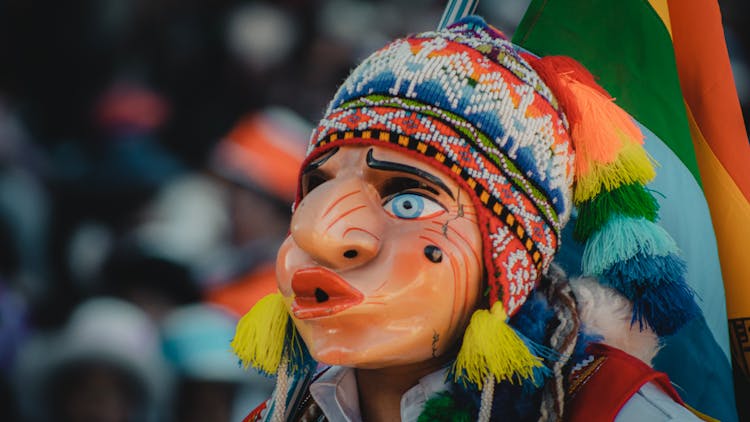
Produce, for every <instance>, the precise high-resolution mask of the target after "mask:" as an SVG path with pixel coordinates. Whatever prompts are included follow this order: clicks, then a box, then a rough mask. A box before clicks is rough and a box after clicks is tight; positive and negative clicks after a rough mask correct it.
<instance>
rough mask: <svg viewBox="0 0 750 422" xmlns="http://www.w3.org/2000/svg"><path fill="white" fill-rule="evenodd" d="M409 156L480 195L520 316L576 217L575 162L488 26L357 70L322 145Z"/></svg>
mask: <svg viewBox="0 0 750 422" xmlns="http://www.w3.org/2000/svg"><path fill="white" fill-rule="evenodd" d="M347 144H382V145H385V146H389V147H393V148H401V149H403V150H406V151H408V152H409V153H410V154H412V155H414V156H417V157H419V158H421V159H423V160H425V161H426V162H428V163H430V164H432V165H434V166H436V167H437V168H442V169H443V170H444V173H446V174H448V175H450V176H451V177H453V178H454V179H455V180H456V181H457V182H459V183H460V184H461V185H462V187H463V188H464V189H465V190H466V191H468V192H469V193H470V194H471V195H472V200H473V202H474V203H475V205H476V208H477V211H478V214H479V222H480V224H479V226H480V227H479V228H480V230H481V231H482V234H483V242H484V244H483V255H484V263H485V268H486V269H487V274H488V280H487V281H488V285H489V289H490V305H491V304H493V303H494V302H495V301H496V300H500V301H502V303H503V305H504V307H505V309H506V312H507V313H508V315H512V314H513V313H514V312H515V311H516V310H517V309H518V308H519V307H520V306H521V305H522V304H523V302H524V301H525V300H526V296H527V295H528V294H529V293H530V291H531V290H532V289H533V288H534V287H535V286H536V284H537V282H538V281H539V278H540V277H541V274H542V273H543V272H545V271H546V269H547V268H548V267H549V264H550V263H551V261H552V259H553V257H554V254H555V252H556V250H557V247H558V238H559V234H560V231H561V229H562V227H563V226H564V224H565V223H566V222H567V220H568V218H569V215H570V211H571V208H572V194H571V185H572V183H573V152H572V145H571V142H570V139H569V137H568V133H567V123H566V121H565V118H564V116H562V115H561V114H560V113H559V111H558V109H557V103H556V101H555V100H554V97H553V96H552V94H551V92H550V90H549V89H548V88H547V86H546V85H545V84H544V82H543V81H542V80H541V79H540V78H539V77H538V75H537V74H536V72H535V71H534V70H533V69H532V68H531V67H530V66H529V65H528V64H527V63H526V62H525V61H524V59H523V58H521V57H520V56H519V54H518V53H517V51H516V49H515V47H514V46H513V45H512V44H511V43H510V42H509V41H508V40H507V39H506V38H505V37H504V36H503V35H502V34H501V33H500V32H499V31H497V30H495V29H493V28H490V27H488V26H487V25H486V24H485V23H484V22H483V21H482V20H480V19H466V20H463V21H462V22H461V23H459V24H457V25H454V26H452V27H450V28H449V29H448V30H446V31H441V32H439V33H438V32H428V33H423V34H419V35H416V36H413V37H410V38H406V39H402V40H397V41H395V42H393V43H391V44H389V45H387V46H386V47H385V48H383V49H381V50H379V51H377V52H376V53H374V54H373V55H371V56H370V57H369V58H368V59H366V60H365V61H364V62H363V63H362V64H361V65H360V66H359V67H357V68H356V69H355V70H354V71H353V72H352V73H351V75H350V76H349V77H348V78H347V80H346V81H345V82H344V83H343V85H342V86H341V87H340V88H339V90H338V92H337V94H336V95H335V97H334V99H333V101H332V102H331V104H330V105H329V107H328V110H327V111H326V114H325V117H324V118H323V119H322V120H321V122H320V124H319V126H318V128H317V130H316V131H315V133H314V134H313V136H312V139H311V143H310V146H309V150H308V158H307V161H311V160H313V159H314V158H315V157H317V156H319V155H320V154H322V153H323V152H324V151H326V150H328V149H330V148H333V147H334V146H338V145H347Z"/></svg>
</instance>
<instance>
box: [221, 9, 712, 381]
mask: <svg viewBox="0 0 750 422" xmlns="http://www.w3.org/2000/svg"><path fill="white" fill-rule="evenodd" d="M642 142H643V135H642V134H641V132H640V130H639V129H638V127H637V125H636V124H635V123H634V122H633V120H632V118H631V117H630V116H629V115H628V114H627V113H625V112H624V111H623V110H622V109H620V108H619V107H617V106H616V105H615V104H614V102H613V101H612V99H611V98H610V97H609V95H608V94H607V93H606V92H605V91H604V90H603V89H602V88H601V87H599V86H598V85H597V84H596V83H595V82H594V78H593V76H591V74H590V73H588V72H587V71H586V70H585V69H584V68H583V67H582V66H581V65H579V64H578V63H577V62H575V61H574V60H572V59H570V58H567V57H547V58H541V59H540V58H537V57H534V56H533V55H531V54H529V53H526V52H522V51H520V50H519V49H518V47H516V46H514V45H513V44H512V43H511V42H510V41H508V39H507V38H505V36H504V35H503V34H502V33H501V32H500V31H498V30H496V29H494V28H492V27H490V26H488V25H487V24H486V23H485V22H484V21H483V20H482V19H480V18H477V17H469V18H465V19H462V20H461V21H459V22H458V23H456V24H454V25H452V26H450V27H449V28H448V29H446V30H442V31H438V32H427V33H422V34H418V35H414V36H410V37H407V38H405V39H400V40H397V41H394V42H392V43H390V44H388V45H387V46H386V47H384V48H383V49H381V50H379V51H377V52H375V53H374V54H373V55H371V56H370V57H369V58H367V59H366V60H365V61H364V62H363V63H362V64H361V65H360V66H359V67H357V68H356V69H355V70H354V71H353V72H352V74H351V75H350V76H349V77H348V78H347V79H346V81H344V83H343V85H342V86H341V87H340V89H339V90H338V92H337V93H336V95H335V96H334V98H333V101H332V102H331V103H330V105H329V106H328V109H327V111H326V112H325V116H324V117H323V119H322V120H321V122H320V124H319V126H318V128H317V129H316V130H315V132H314V133H313V136H312V138H311V144H310V146H309V149H308V156H307V158H306V160H305V162H304V163H303V166H302V167H303V168H304V167H305V165H306V164H307V163H309V162H311V161H312V160H315V159H316V158H317V157H320V156H321V154H324V153H325V152H326V151H328V150H330V149H332V148H335V147H340V146H344V145H378V146H383V147H388V148H394V149H397V150H399V151H402V152H404V153H406V154H410V156H413V157H416V158H418V159H421V160H423V161H424V162H426V163H429V164H431V165H433V166H434V167H436V168H438V169H441V170H442V171H443V172H444V173H445V174H446V175H449V176H450V177H452V178H453V179H454V180H455V181H456V182H457V183H458V184H459V185H460V186H462V188H463V189H464V190H465V191H466V192H468V193H469V194H470V195H471V199H472V201H473V203H474V205H475V207H476V209H477V212H478V216H479V229H480V231H481V232H482V234H483V258H484V266H485V268H486V270H487V271H486V272H487V283H488V287H489V298H488V299H489V305H490V307H491V310H490V311H487V310H479V311H477V312H475V314H474V316H473V317H472V321H471V323H470V325H469V328H468V329H467V332H466V334H465V336H464V340H463V343H462V347H461V351H460V352H459V356H458V358H457V362H456V365H455V367H454V372H455V374H456V380H457V381H468V383H470V384H474V385H476V386H478V387H479V388H480V389H481V387H482V383H483V379H484V378H485V377H486V376H488V375H491V376H493V377H494V379H495V380H498V381H499V380H503V379H505V380H510V381H515V380H519V379H524V378H529V377H531V376H532V375H533V372H534V371H533V370H534V368H536V367H538V366H541V364H538V360H534V359H533V358H532V359H530V360H524V359H525V358H524V357H521V358H519V357H518V356H521V355H523V353H520V351H519V348H518V344H519V338H518V337H516V336H514V335H510V334H509V333H508V329H507V327H506V324H505V323H506V321H507V319H508V317H509V316H511V315H513V314H514V313H515V312H516V311H517V310H518V309H519V308H520V307H521V305H522V304H523V303H524V301H525V300H526V298H527V297H528V296H529V294H530V292H531V291H532V290H533V289H534V288H535V287H536V286H537V284H538V282H539V280H540V278H541V276H542V274H544V273H545V272H546V271H547V269H548V268H549V266H550V263H551V262H552V260H553V258H554V256H555V254H556V252H557V250H558V248H559V247H560V232H561V230H562V228H563V226H564V225H565V224H566V223H567V222H568V220H569V218H570V215H571V212H572V209H573V204H575V205H576V207H577V208H578V213H579V215H578V218H577V222H576V235H577V237H578V238H579V239H580V240H582V241H585V242H586V248H585V252H584V257H583V271H584V275H591V276H596V277H598V278H599V280H600V282H602V283H604V284H607V285H610V286H612V287H614V288H616V289H617V290H619V291H620V292H621V293H623V294H624V295H625V296H626V297H628V298H629V299H630V300H631V301H632V302H633V305H634V306H633V309H634V314H633V321H634V322H636V321H637V322H639V323H640V324H641V326H644V325H648V326H650V327H651V328H653V330H654V331H655V332H657V333H658V334H660V335H663V334H670V333H672V332H674V331H676V330H677V329H678V328H679V327H680V326H681V325H682V324H684V323H685V322H686V321H687V320H688V319H690V318H691V317H692V316H694V315H696V314H697V313H698V312H699V311H698V309H697V306H696V304H695V303H694V301H693V293H692V291H691V290H690V289H689V287H687V285H686V283H685V281H684V271H685V268H684V263H683V261H682V260H681V259H680V258H679V257H678V251H677V247H676V245H675V243H674V241H672V239H671V238H670V236H669V235H668V234H667V233H666V232H665V231H664V230H663V229H661V228H660V227H659V226H658V225H656V224H655V223H654V221H655V220H656V217H657V204H656V202H655V200H654V198H653V197H652V196H651V195H650V193H649V192H648V191H647V190H646V189H645V187H644V185H645V184H646V183H647V182H648V181H649V180H651V179H652V178H653V176H654V171H653V167H652V163H651V159H650V158H649V157H648V155H647V154H646V152H645V151H644V149H643V148H642V145H641V144H642ZM300 199H301V197H300V194H299V193H298V197H297V202H299V201H300ZM252 313H253V312H252V311H251V313H250V314H248V316H250V315H251V314H252ZM238 332H239V331H238ZM520 337H521V338H520V340H521V344H522V346H523V345H525V346H527V347H528V348H529V349H530V351H531V352H539V351H540V350H539V349H538V348H537V347H535V346H534V345H533V344H530V342H528V341H526V340H525V339H524V338H523V337H522V336H520ZM235 340H236V341H237V338H236V339H235ZM238 343H241V341H240V342H238ZM236 350H237V349H236ZM526 352H528V350H526ZM238 354H240V356H241V357H243V359H245V358H249V359H247V361H249V362H250V363H253V365H256V362H257V360H255V359H254V358H252V357H251V356H249V355H244V356H243V354H242V353H238ZM498 362H500V363H498Z"/></svg>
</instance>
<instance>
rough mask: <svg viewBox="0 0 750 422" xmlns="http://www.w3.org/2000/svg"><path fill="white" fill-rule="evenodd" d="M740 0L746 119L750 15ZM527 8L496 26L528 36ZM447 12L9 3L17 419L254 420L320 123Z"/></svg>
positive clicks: (417, 7) (412, 5) (78, 0)
mask: <svg viewBox="0 0 750 422" xmlns="http://www.w3.org/2000/svg"><path fill="white" fill-rule="evenodd" d="M720 3H721V6H722V9H723V12H724V15H725V21H726V24H727V39H728V44H729V46H730V53H731V55H732V59H733V66H734V71H735V77H736V79H737V87H738V91H739V93H740V96H741V99H742V101H743V105H744V108H745V110H746V111H747V110H748V106H750V71H749V70H748V69H749V68H748V64H747V63H748V62H747V60H750V59H749V58H748V57H747V56H745V52H746V51H747V49H746V48H744V47H743V46H745V47H746V46H750V39H748V33H747V27H748V26H747V25H746V23H747V22H745V21H746V20H747V19H748V17H749V16H750V13H748V12H750V11H749V10H748V9H750V7H749V6H746V4H747V3H746V2H743V1H741V0H734V1H722V2H720ZM527 5H528V0H513V1H509V0H493V1H490V0H484V1H483V2H481V4H480V13H481V14H482V15H484V16H485V17H486V18H487V19H488V21H490V22H492V23H493V24H495V25H497V26H499V27H501V28H503V29H505V30H506V31H507V32H508V33H512V31H513V29H514V28H515V25H517V23H518V21H519V20H520V18H521V16H522V14H523V12H524V11H525V9H526V7H527ZM443 6H444V2H443V1H436V0H435V1H433V0H412V1H409V2H403V1H396V0H380V1H376V0H370V1H367V0H277V1H250V0H246V1H241V0H211V1H208V0H179V1H177V0H72V1H65V2H42V1H37V0H5V1H3V2H0V403H3V404H2V405H0V420H3V421H16V420H19V421H50V420H57V421H112V422H119V421H163V420H180V421H192V420H195V421H230V420H232V421H235V420H240V419H241V418H242V416H244V415H245V414H247V412H249V411H250V410H251V409H252V408H254V407H255V406H256V405H257V404H258V403H259V402H260V401H262V400H264V399H265V398H266V397H267V396H268V395H269V394H270V389H271V386H272V382H271V381H270V380H268V379H266V378H264V377H263V376H261V375H258V374H255V373H253V372H252V371H246V370H244V369H243V368H241V367H240V366H239V364H238V363H237V361H236V359H235V358H233V357H232V355H231V353H230V351H229V342H230V340H231V338H232V335H233V330H234V325H235V323H236V321H237V319H238V318H239V317H241V316H242V315H243V314H244V313H245V312H246V311H247V310H248V309H249V308H250V306H251V305H252V304H253V303H254V301H255V300H256V299H257V298H259V297H262V296H263V295H265V294H266V293H267V292H269V291H270V290H272V289H274V288H275V280H274V263H273V261H274V258H275V253H276V250H277V248H278V246H279V244H280V243H281V241H282V240H283V237H284V236H285V235H286V233H287V229H288V223H289V218H290V204H291V202H292V200H293V197H294V194H295V189H296V176H297V169H298V166H299V164H300V162H301V160H302V157H303V154H304V149H305V143H306V141H307V138H308V136H309V134H310V131H311V129H312V124H313V122H314V121H315V120H317V118H318V117H319V116H320V114H321V113H322V111H323V108H324V107H325V105H326V102H327V100H328V99H329V98H330V97H331V95H332V93H333V92H334V90H335V88H336V86H337V84H338V83H339V82H340V81H341V80H343V78H344V77H345V75H346V73H347V72H348V70H349V69H350V68H352V67H353V66H354V64H355V63H357V62H358V61H359V60H361V59H362V58H363V57H364V56H366V55H367V54H368V53H369V52H371V51H372V50H374V49H376V48H378V47H380V46H382V45H383V44H384V43H385V42H386V41H387V40H390V39H392V38H394V37H396V36H400V35H403V34H406V33H411V32H417V31H422V30H428V29H432V28H434V26H435V25H436V23H437V22H438V21H439V19H440V15H441V14H442V9H443ZM745 115H746V116H747V115H748V113H747V112H746V113H745Z"/></svg>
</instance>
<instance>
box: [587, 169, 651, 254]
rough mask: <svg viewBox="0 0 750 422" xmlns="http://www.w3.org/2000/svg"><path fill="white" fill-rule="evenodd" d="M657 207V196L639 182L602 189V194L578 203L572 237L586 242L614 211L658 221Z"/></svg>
mask: <svg viewBox="0 0 750 422" xmlns="http://www.w3.org/2000/svg"><path fill="white" fill-rule="evenodd" d="M658 211H659V204H658V203H657V202H656V199H654V197H653V196H652V195H651V194H650V193H649V192H648V191H647V190H646V188H645V187H644V186H643V185H641V184H640V183H631V184H628V185H621V186H620V187H618V188H616V189H613V190H611V191H607V190H603V191H602V192H601V193H600V194H599V195H597V196H595V197H593V198H591V199H589V200H586V201H583V202H581V203H580V204H578V219H577V220H576V225H575V231H574V232H573V237H574V238H575V239H576V240H578V241H579V242H585V241H586V240H587V239H588V238H589V237H590V236H591V235H592V234H593V233H595V232H597V231H599V230H600V229H601V228H602V226H604V225H605V224H606V223H607V221H609V219H610V218H611V217H612V215H613V214H619V215H623V216H627V217H633V218H639V217H643V218H645V219H646V220H649V221H656V218H657V216H658Z"/></svg>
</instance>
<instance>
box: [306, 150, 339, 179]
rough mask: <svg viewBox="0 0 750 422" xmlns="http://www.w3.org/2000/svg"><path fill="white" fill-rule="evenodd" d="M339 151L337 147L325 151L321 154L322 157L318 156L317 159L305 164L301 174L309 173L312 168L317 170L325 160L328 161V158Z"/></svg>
mask: <svg viewBox="0 0 750 422" xmlns="http://www.w3.org/2000/svg"><path fill="white" fill-rule="evenodd" d="M337 152H339V147H336V148H333V149H332V150H330V151H328V152H326V153H325V154H323V156H322V157H320V158H318V159H317V160H315V161H313V162H311V163H310V164H308V165H306V166H305V168H304V170H302V174H307V173H310V172H311V171H313V170H317V169H318V167H320V166H322V165H323V164H325V162H326V161H328V159H329V158H331V157H333V156H334V155H336V153H337Z"/></svg>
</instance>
